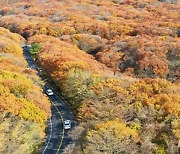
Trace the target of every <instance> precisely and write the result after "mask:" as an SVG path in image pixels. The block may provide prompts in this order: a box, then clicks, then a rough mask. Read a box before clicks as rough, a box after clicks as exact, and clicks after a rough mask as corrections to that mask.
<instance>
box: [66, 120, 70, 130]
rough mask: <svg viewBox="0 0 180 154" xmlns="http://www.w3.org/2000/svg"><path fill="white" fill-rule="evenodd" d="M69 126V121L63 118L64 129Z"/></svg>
mask: <svg viewBox="0 0 180 154" xmlns="http://www.w3.org/2000/svg"><path fill="white" fill-rule="evenodd" d="M70 128H71V121H70V120H65V121H64V129H70Z"/></svg>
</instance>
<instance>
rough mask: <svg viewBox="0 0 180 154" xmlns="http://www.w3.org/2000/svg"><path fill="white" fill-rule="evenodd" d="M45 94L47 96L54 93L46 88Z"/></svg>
mask: <svg viewBox="0 0 180 154" xmlns="http://www.w3.org/2000/svg"><path fill="white" fill-rule="evenodd" d="M46 94H47V95H48V96H52V95H54V93H53V91H52V90H51V89H47V90H46Z"/></svg>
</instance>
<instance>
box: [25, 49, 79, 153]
mask: <svg viewBox="0 0 180 154" xmlns="http://www.w3.org/2000/svg"><path fill="white" fill-rule="evenodd" d="M23 51H24V57H25V59H26V60H27V62H28V67H29V68H31V69H34V70H36V71H37V74H38V75H39V74H40V73H39V71H38V68H37V67H36V65H35V64H34V62H33V60H32V58H31V55H30V53H29V51H28V47H23ZM48 87H49V86H48ZM46 88H47V84H46V85H45V87H44V90H46ZM49 99H50V100H51V111H52V117H51V118H50V119H49V120H48V126H47V134H46V135H47V136H46V139H45V141H44V144H43V146H42V148H41V149H40V152H39V154H61V153H62V152H63V150H64V148H65V147H66V146H67V145H68V144H72V143H74V142H75V141H74V140H72V139H71V138H70V137H68V131H69V130H65V129H64V128H63V121H64V120H71V126H72V127H71V129H70V130H72V129H74V128H75V127H76V120H75V116H74V115H73V114H72V112H71V111H70V109H69V108H68V106H67V105H66V104H65V103H64V102H63V101H62V99H61V98H60V97H59V96H58V95H57V94H55V93H54V95H52V96H49Z"/></svg>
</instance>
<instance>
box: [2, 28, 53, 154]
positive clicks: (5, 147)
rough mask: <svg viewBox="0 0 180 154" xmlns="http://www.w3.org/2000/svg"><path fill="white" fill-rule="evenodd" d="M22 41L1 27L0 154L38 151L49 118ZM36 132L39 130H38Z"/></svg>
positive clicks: (43, 96) (47, 102) (46, 104)
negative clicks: (29, 67) (28, 66)
mask: <svg viewBox="0 0 180 154" xmlns="http://www.w3.org/2000/svg"><path fill="white" fill-rule="evenodd" d="M23 41H24V39H23V38H22V37H21V36H20V35H18V34H15V33H10V32H9V31H8V30H6V29H4V28H0V138H1V140H0V153H2V154H10V153H13V154H19V153H27V154H28V153H33V152H37V150H38V148H39V146H40V145H41V143H42V141H43V138H44V137H45V132H44V131H45V123H46V121H47V118H48V117H49V116H50V115H51V111H50V102H49V101H48V99H47V97H46V96H45V95H44V94H43V92H42V90H41V88H40V85H39V84H41V81H40V79H39V78H38V77H37V76H36V72H34V71H32V70H30V69H27V63H26V61H25V59H24V57H23V51H22V48H21V45H22V43H23ZM37 130H38V131H37Z"/></svg>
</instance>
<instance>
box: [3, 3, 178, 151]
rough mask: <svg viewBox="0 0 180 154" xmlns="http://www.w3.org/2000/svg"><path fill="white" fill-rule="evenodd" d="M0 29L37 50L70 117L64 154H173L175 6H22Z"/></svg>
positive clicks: (8, 7)
mask: <svg viewBox="0 0 180 154" xmlns="http://www.w3.org/2000/svg"><path fill="white" fill-rule="evenodd" d="M0 10H1V11H0V12H1V15H2V16H1V17H0V26H2V27H6V28H8V29H9V30H11V31H12V32H17V33H19V34H20V35H21V36H23V37H24V38H26V39H27V42H28V43H29V44H34V43H36V44H38V45H39V46H41V50H40V51H39V52H38V53H37V55H36V56H37V63H38V64H39V66H41V67H42V69H43V71H44V73H46V75H47V77H49V78H51V79H52V80H53V81H54V83H55V84H56V85H57V87H58V88H59V90H60V91H59V92H60V93H61V95H63V96H64V98H65V99H66V100H67V103H68V104H69V106H70V107H71V108H72V110H73V111H74V112H75V113H76V115H77V118H78V120H79V126H78V127H77V128H76V130H74V131H71V133H70V135H71V136H72V137H73V138H74V139H75V140H77V142H76V145H75V148H74V149H73V148H72V147H73V145H70V146H69V147H67V148H66V150H65V151H64V153H73V154H74V153H75V154H81V153H85V154H91V153H93V154H101V153H102V154H103V153H107V154H112V153H115V154H119V153H125V154H129V153H135V154H136V153H137V154H139V153H142V154H146V153H147V151H148V153H149V154H151V153H152V154H154V153H156V154H159V153H162V154H164V153H167V154H176V153H178V143H179V140H180V88H179V87H180V83H179V77H180V67H179V66H180V63H179V61H180V59H179V58H180V39H179V36H180V24H179V23H180V3H179V0H177V1H176V0H172V1H170V0H167V1H166V0H165V1H163V0H141V1H135V0H103V1H102V0H62V1H59V0H45V1H44V0H40V1H36V0H33V1H31V3H28V2H27V1H25V0H21V1H18V2H17V1H9V3H6V4H5V3H3V4H2V5H1V6H0Z"/></svg>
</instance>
